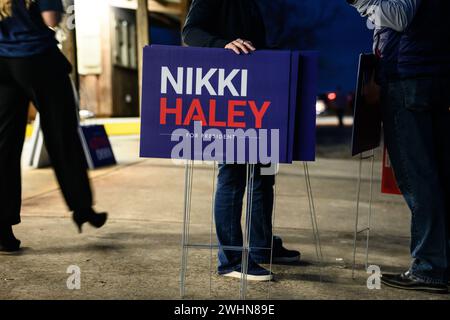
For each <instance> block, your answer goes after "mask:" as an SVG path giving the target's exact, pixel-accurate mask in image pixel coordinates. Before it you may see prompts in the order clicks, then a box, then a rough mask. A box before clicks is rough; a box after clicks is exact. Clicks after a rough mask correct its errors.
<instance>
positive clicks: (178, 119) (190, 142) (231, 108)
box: [141, 46, 317, 164]
mask: <svg viewBox="0 0 450 320" xmlns="http://www.w3.org/2000/svg"><path fill="white" fill-rule="evenodd" d="M302 60H303V59H302V56H301V54H300V53H298V52H289V51H258V52H255V53H252V54H250V55H241V56H238V55H236V54H234V53H233V52H231V51H228V50H224V49H205V48H185V47H171V46H151V47H146V48H145V49H144V77H143V95H142V96H143V98H142V126H141V156H142V157H148V158H171V159H191V160H203V161H217V162H221V163H262V164H267V163H291V162H292V161H293V160H294V159H295V160H312V159H311V157H310V155H311V154H314V139H313V138H314V130H315V128H313V129H314V130H313V131H312V132H308V133H307V134H305V132H304V130H298V129H297V125H298V123H297V121H298V119H300V120H301V122H305V121H310V120H311V119H310V117H308V116H301V115H299V114H297V112H298V109H301V111H302V113H304V114H305V115H307V114H312V115H314V119H313V123H312V126H314V125H315V94H316V92H313V90H311V91H308V92H306V93H305V90H303V89H302V87H301V86H300V87H299V81H298V80H299V71H300V68H301V67H302V64H303V63H302ZM313 64H314V62H313ZM302 78H303V77H302ZM316 78H317V77H316ZM313 81H315V79H313ZM312 88H314V85H313V86H312ZM300 93H301V95H300ZM303 94H306V95H308V94H309V95H312V98H313V99H314V104H313V105H310V104H309V102H310V101H311V99H309V100H307V101H306V104H305V103H303V102H304V101H302V103H299V102H298V101H299V100H298V98H299V97H300V98H302V95H303ZM302 100H303V99H302ZM296 135H301V137H300V138H298V137H296ZM306 139H312V144H313V146H312V149H311V146H310V143H311V142H309V141H308V143H306V144H305V147H306V148H309V149H310V150H309V152H308V151H305V150H304V151H305V152H303V153H302V152H300V151H299V148H298V147H296V146H295V145H294V143H295V142H296V141H298V142H304V141H305V140H306ZM300 149H302V148H301V147H300ZM301 155H307V156H308V157H307V158H305V159H300V158H299V157H300V156H301Z"/></svg>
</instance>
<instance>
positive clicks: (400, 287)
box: [381, 280, 449, 294]
mask: <svg viewBox="0 0 450 320" xmlns="http://www.w3.org/2000/svg"><path fill="white" fill-rule="evenodd" d="M381 283H382V284H384V285H385V286H388V287H391V288H395V289H401V290H408V291H422V292H427V293H437V294H448V293H449V292H448V289H447V290H445V289H437V288H436V289H433V288H428V287H414V288H407V287H402V286H400V285H395V284H392V283H387V282H384V281H383V280H381Z"/></svg>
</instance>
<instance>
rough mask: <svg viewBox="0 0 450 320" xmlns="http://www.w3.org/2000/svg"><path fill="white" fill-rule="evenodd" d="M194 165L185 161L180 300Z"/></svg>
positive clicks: (186, 248) (183, 290)
mask: <svg viewBox="0 0 450 320" xmlns="http://www.w3.org/2000/svg"><path fill="white" fill-rule="evenodd" d="M193 170H194V165H193V161H191V160H188V161H186V167H185V180H184V217H183V234H182V237H181V239H182V240H181V250H182V255H181V273H180V295H181V298H184V297H185V296H186V273H187V264H188V254H189V226H190V214H191V198H192V178H193V173H194V172H193Z"/></svg>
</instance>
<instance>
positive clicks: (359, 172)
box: [352, 153, 363, 279]
mask: <svg viewBox="0 0 450 320" xmlns="http://www.w3.org/2000/svg"><path fill="white" fill-rule="evenodd" d="M362 163H363V155H362V153H361V154H360V157H359V169H358V184H357V188H356V219H355V230H354V238H353V266H352V279H355V269H356V245H357V242H358V225H359V206H360V200H361V180H362Z"/></svg>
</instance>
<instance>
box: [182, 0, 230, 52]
mask: <svg viewBox="0 0 450 320" xmlns="http://www.w3.org/2000/svg"><path fill="white" fill-rule="evenodd" d="M217 4H218V2H217V0H194V1H193V2H192V6H191V9H190V10H189V13H188V16H187V18H186V24H185V25H184V28H183V41H184V43H186V44H187V45H188V46H191V47H215V48H224V47H225V46H226V45H227V44H228V42H229V41H227V40H225V39H221V38H220V37H218V36H216V35H214V34H212V31H211V29H212V25H213V23H214V16H215V15H216V14H217V11H218V6H217Z"/></svg>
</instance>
